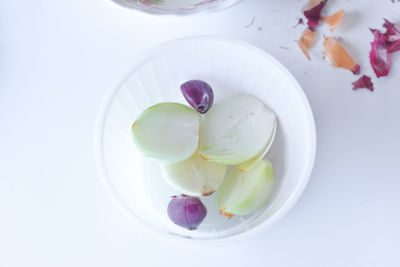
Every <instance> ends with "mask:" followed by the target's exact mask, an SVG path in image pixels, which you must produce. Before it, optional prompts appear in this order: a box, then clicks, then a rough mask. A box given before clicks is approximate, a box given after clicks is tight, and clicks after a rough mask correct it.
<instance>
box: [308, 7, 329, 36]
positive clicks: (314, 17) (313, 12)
mask: <svg viewBox="0 0 400 267" xmlns="http://www.w3.org/2000/svg"><path fill="white" fill-rule="evenodd" d="M327 1H328V0H319V1H316V0H311V1H310V2H309V3H308V4H307V6H306V7H305V8H304V16H305V17H306V18H307V19H308V21H307V25H308V27H309V28H310V30H312V31H313V30H315V28H316V27H317V26H318V23H319V20H320V18H321V11H322V9H323V8H324V7H325V5H326V2H327ZM318 2H319V3H318Z"/></svg>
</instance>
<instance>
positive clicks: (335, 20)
mask: <svg viewBox="0 0 400 267" xmlns="http://www.w3.org/2000/svg"><path fill="white" fill-rule="evenodd" d="M343 16H344V10H343V9H342V10H340V11H339V12H337V13H335V14H333V15H331V16H328V17H321V21H322V22H324V23H327V24H329V30H330V31H331V32H333V31H334V30H335V29H336V28H337V27H338V26H339V25H340V23H341V22H342V19H343Z"/></svg>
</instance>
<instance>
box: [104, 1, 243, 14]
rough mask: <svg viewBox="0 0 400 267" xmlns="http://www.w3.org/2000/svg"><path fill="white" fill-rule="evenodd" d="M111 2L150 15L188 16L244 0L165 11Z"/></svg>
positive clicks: (217, 9) (215, 9) (218, 9)
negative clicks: (198, 7)
mask: <svg viewBox="0 0 400 267" xmlns="http://www.w3.org/2000/svg"><path fill="white" fill-rule="evenodd" d="M108 1H109V2H111V3H112V4H115V5H117V6H119V7H122V8H124V9H126V10H130V11H132V12H138V13H142V14H147V15H150V16H165V17H168V16H188V15H200V14H205V13H208V12H217V11H221V10H224V9H227V8H230V7H233V6H235V5H237V4H239V3H241V2H243V1H244V0H235V2H232V1H233V0H230V1H231V2H227V3H224V2H222V3H221V5H219V6H214V7H204V8H200V9H197V10H195V9H192V10H190V9H188V10H179V11H174V12H173V11H165V10H158V11H156V10H150V8H145V7H143V8H140V7H138V8H133V7H129V6H128V5H126V4H124V3H121V2H120V1H121V0H108Z"/></svg>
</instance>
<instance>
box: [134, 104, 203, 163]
mask: <svg viewBox="0 0 400 267" xmlns="http://www.w3.org/2000/svg"><path fill="white" fill-rule="evenodd" d="M199 124H200V118H199V116H198V114H197V113H196V112H195V111H194V110H193V109H191V108H189V107H187V106H185V105H182V104H178V103H171V102H165V103H160V104H157V105H154V106H151V107H149V108H147V109H146V110H145V111H143V112H142V113H141V114H140V115H139V117H138V118H137V119H136V121H135V122H134V123H133V125H132V138H133V141H134V142H135V144H136V147H137V148H138V149H139V150H140V151H141V152H142V153H143V154H144V155H145V156H148V157H151V158H155V159H158V160H161V161H163V162H165V163H176V162H180V161H183V160H185V159H187V158H189V157H190V156H192V155H193V154H194V153H195V152H196V150H197V148H198V142H199Z"/></svg>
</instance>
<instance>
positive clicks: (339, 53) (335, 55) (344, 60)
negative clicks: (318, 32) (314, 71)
mask: <svg viewBox="0 0 400 267" xmlns="http://www.w3.org/2000/svg"><path fill="white" fill-rule="evenodd" d="M324 48H325V54H326V59H327V60H328V62H329V63H330V64H331V65H332V66H334V67H336V68H343V69H347V70H350V71H352V72H353V73H354V74H359V73H360V65H358V64H357V63H356V62H355V61H354V59H353V58H352V57H351V56H350V55H349V54H348V53H347V51H346V50H345V49H344V48H343V47H342V46H341V45H340V44H339V43H338V42H337V41H336V40H335V39H333V38H329V37H328V38H325V41H324Z"/></svg>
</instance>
